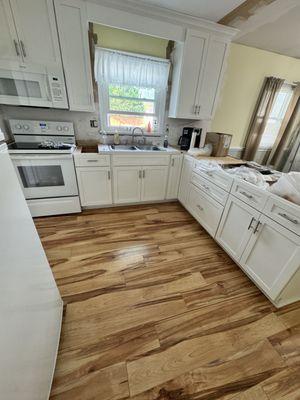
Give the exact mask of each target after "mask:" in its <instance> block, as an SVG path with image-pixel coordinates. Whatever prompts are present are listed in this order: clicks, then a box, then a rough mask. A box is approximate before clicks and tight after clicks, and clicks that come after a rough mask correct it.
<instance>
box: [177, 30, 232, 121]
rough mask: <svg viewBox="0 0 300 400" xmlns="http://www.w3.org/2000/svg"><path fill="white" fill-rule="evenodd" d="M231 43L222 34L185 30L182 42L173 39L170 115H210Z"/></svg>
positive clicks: (209, 117) (189, 117)
mask: <svg viewBox="0 0 300 400" xmlns="http://www.w3.org/2000/svg"><path fill="white" fill-rule="evenodd" d="M229 44H230V39H229V38H228V36H223V35H222V34H216V33H209V32H202V31H200V30H199V31H198V30H191V29H188V30H187V35H186V40H185V42H184V43H176V45H175V47H174V51H173V54H172V57H173V77H172V90H171V97H170V107H169V117H170V118H188V119H196V120H200V119H211V118H212V117H213V114H214V111H215V108H216V105H217V99H218V94H219V90H220V87H221V82H222V77H223V74H224V69H225V64H226V56H227V52H228V48H229Z"/></svg>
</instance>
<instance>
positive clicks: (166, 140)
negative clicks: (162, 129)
mask: <svg viewBox="0 0 300 400" xmlns="http://www.w3.org/2000/svg"><path fill="white" fill-rule="evenodd" d="M168 136H169V125H167V126H166V134H165V140H164V147H165V148H167V147H168V146H169V141H168Z"/></svg>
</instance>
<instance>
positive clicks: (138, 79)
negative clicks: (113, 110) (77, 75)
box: [95, 48, 170, 89]
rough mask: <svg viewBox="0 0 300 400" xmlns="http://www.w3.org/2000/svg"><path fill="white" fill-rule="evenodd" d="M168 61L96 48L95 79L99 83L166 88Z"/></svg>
mask: <svg viewBox="0 0 300 400" xmlns="http://www.w3.org/2000/svg"><path fill="white" fill-rule="evenodd" d="M169 69H170V63H169V61H167V60H166V61H164V60H160V59H157V60H156V59H154V58H147V56H145V58H144V57H141V56H138V55H131V54H127V53H122V52H118V51H114V50H108V49H102V48H96V50H95V79H96V81H97V82H98V83H99V84H102V83H107V84H108V83H113V84H118V85H132V86H140V87H145V88H149V87H151V88H155V89H166V88H167V85H168V75H169Z"/></svg>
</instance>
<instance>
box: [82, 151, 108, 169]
mask: <svg viewBox="0 0 300 400" xmlns="http://www.w3.org/2000/svg"><path fill="white" fill-rule="evenodd" d="M74 162H75V165H76V167H96V166H97V167H108V166H109V165H110V158H109V156H108V155H100V154H89V155H82V154H80V155H77V156H75V157H74Z"/></svg>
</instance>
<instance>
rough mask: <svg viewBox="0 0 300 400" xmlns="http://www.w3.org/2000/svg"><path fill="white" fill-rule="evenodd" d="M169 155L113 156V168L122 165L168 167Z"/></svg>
mask: <svg viewBox="0 0 300 400" xmlns="http://www.w3.org/2000/svg"><path fill="white" fill-rule="evenodd" d="M169 162H170V155H166V154H162V155H146V154H143V155H141V154H136V153H135V154H130V155H129V154H126V155H125V154H124V155H113V156H112V164H113V166H123V165H169Z"/></svg>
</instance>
